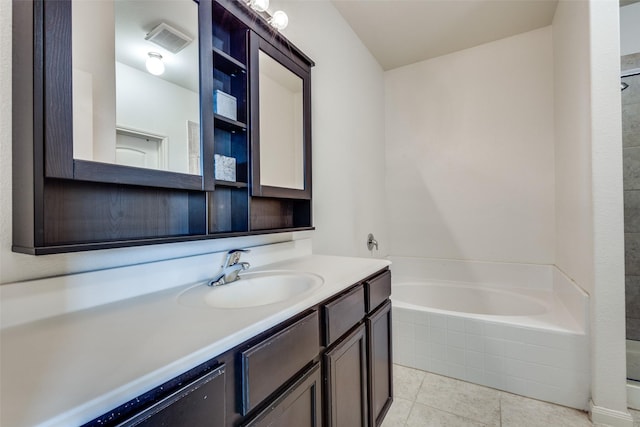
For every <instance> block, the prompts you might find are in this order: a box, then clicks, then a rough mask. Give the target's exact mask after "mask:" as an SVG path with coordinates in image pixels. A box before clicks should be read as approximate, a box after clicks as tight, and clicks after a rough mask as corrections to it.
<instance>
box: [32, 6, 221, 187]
mask: <svg viewBox="0 0 640 427" xmlns="http://www.w3.org/2000/svg"><path fill="white" fill-rule="evenodd" d="M71 3H72V1H71V0H56V1H44V2H42V1H40V2H34V3H33V5H34V10H33V12H34V15H33V16H34V31H33V37H34V45H35V46H38V47H40V48H41V51H36V52H34V54H35V57H36V58H38V57H40V58H42V60H41V61H34V64H33V65H34V67H33V69H34V74H35V75H34V78H35V80H36V82H40V81H41V82H42V84H41V85H40V84H38V85H35V87H34V94H33V95H34V104H35V105H34V106H36V105H37V104H39V102H38V101H41V102H42V104H43V105H44V108H45V109H46V112H47V113H46V114H43V116H42V117H40V118H36V120H35V126H36V127H40V126H38V121H41V122H42V128H43V129H44V134H43V149H44V152H45V153H46V156H45V163H44V170H45V176H46V177H48V178H64V179H74V180H80V181H92V182H106V183H116V184H131V185H144V186H152V187H162V188H177V189H185V190H213V180H212V179H209V180H207V179H206V177H213V164H212V163H211V162H203V165H202V168H201V170H202V171H203V174H202V176H200V175H189V174H184V173H176V172H168V171H161V170H154V169H142V168H135V167H129V166H122V165H117V164H111V163H101V162H93V161H87V160H78V159H74V158H73V105H72V79H73V77H72V68H71V66H72V58H71V50H72V46H71V12H72V10H71V7H72V4H71ZM197 3H199V7H198V27H199V37H200V46H199V52H200V64H201V65H200V84H201V90H200V127H201V129H200V132H201V141H203V143H202V158H203V159H204V158H209V157H211V156H212V153H213V124H212V123H211V120H210V119H209V118H210V117H211V116H212V115H213V84H212V80H211V77H210V75H211V73H210V65H209V64H211V63H212V55H213V54H212V50H211V46H212V37H213V36H212V30H211V28H212V21H211V1H210V0H203V1H199V2H197ZM207 181H209V182H207Z"/></svg>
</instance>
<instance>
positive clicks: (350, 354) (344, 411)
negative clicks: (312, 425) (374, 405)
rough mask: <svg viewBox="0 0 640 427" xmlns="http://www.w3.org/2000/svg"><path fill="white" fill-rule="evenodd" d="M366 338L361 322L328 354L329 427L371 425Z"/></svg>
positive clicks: (326, 382)
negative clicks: (368, 402) (369, 421)
mask: <svg viewBox="0 0 640 427" xmlns="http://www.w3.org/2000/svg"><path fill="white" fill-rule="evenodd" d="M366 341H367V339H366V335H365V326H364V324H361V325H360V326H359V327H358V328H357V329H355V330H354V331H353V332H352V333H350V334H349V335H347V336H346V337H345V338H343V339H342V340H341V341H339V342H338V343H337V344H336V346H335V347H333V349H331V350H329V351H328V352H326V353H325V355H324V363H325V384H326V413H327V426H329V427H366V426H368V425H369V424H368V416H369V414H368V404H367V349H366Z"/></svg>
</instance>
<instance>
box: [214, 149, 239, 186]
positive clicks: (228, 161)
mask: <svg viewBox="0 0 640 427" xmlns="http://www.w3.org/2000/svg"><path fill="white" fill-rule="evenodd" d="M213 162H214V164H213V170H214V176H215V179H219V180H221V181H231V182H235V180H236V159H235V158H233V157H227V156H221V155H220V154H215V155H214V156H213Z"/></svg>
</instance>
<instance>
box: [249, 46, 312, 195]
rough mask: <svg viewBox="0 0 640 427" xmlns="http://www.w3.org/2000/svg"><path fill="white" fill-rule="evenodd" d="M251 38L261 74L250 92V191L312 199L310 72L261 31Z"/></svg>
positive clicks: (255, 70) (254, 64)
mask: <svg viewBox="0 0 640 427" xmlns="http://www.w3.org/2000/svg"><path fill="white" fill-rule="evenodd" d="M251 40H252V43H251V44H252V48H251V49H252V50H251V55H252V61H251V67H252V71H253V73H254V75H255V74H257V75H258V79H254V81H252V92H251V93H252V97H253V98H252V99H253V100H254V102H253V105H252V116H251V118H252V121H251V124H252V136H251V139H252V149H253V156H254V157H253V159H254V161H253V167H252V179H253V187H252V188H253V191H252V194H253V195H254V196H264V197H288V198H299V199H309V198H310V197H311V153H310V149H311V148H310V147H311V124H310V122H311V118H310V105H311V101H310V94H311V90H310V87H309V86H310V79H309V73H308V71H307V70H305V69H303V68H302V67H301V66H300V65H299V64H298V63H297V62H296V60H295V58H292V57H290V56H288V55H286V53H283V50H282V49H280V50H277V49H275V48H274V47H273V46H272V45H271V44H270V43H268V42H266V41H265V40H263V39H261V38H260V37H258V36H254V37H253V38H252V39H251ZM285 52H286V51H285ZM256 98H257V100H258V102H257V103H256V102H255V100H256Z"/></svg>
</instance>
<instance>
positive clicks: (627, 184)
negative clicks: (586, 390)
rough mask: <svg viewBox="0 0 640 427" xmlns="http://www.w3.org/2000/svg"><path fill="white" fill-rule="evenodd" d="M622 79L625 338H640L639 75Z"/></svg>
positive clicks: (639, 63) (639, 64) (625, 64)
mask: <svg viewBox="0 0 640 427" xmlns="http://www.w3.org/2000/svg"><path fill="white" fill-rule="evenodd" d="M621 68H622V70H623V71H624V70H629V69H636V68H640V53H635V54H633V55H625V56H623V57H622V59H621ZM622 81H623V82H625V83H627V84H628V85H629V87H628V88H626V89H625V90H623V91H622V141H623V165H624V169H623V170H624V176H623V179H624V233H625V234H624V240H625V274H626V277H625V286H626V293H625V295H626V308H627V310H626V311H627V322H626V324H627V339H630V340H640V75H637V76H631V77H624V78H623V79H622ZM634 354H635V353H634ZM632 363H635V364H640V361H636V362H632ZM631 378H634V379H640V377H635V376H632V377H631Z"/></svg>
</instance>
